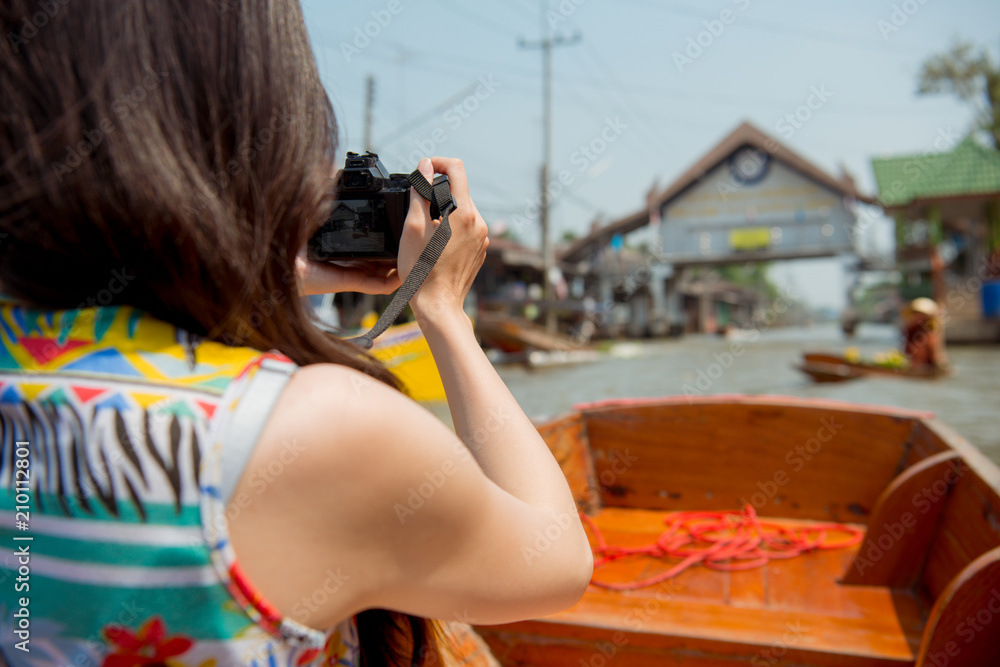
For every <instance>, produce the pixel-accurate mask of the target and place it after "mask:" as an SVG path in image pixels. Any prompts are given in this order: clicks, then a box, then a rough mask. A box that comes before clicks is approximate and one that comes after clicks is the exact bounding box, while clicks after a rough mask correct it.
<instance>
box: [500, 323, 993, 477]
mask: <svg viewBox="0 0 1000 667" xmlns="http://www.w3.org/2000/svg"><path fill="white" fill-rule="evenodd" d="M733 344H734V341H732V340H726V339H724V338H721V337H718V336H704V335H699V336H686V337H684V338H680V339H668V340H656V341H639V342H632V341H629V342H624V343H614V344H612V345H610V346H609V347H608V349H607V350H606V351H605V352H603V353H602V354H601V355H600V357H599V358H598V359H597V360H595V361H590V362H586V363H579V364H575V365H565V366H551V367H544V368H527V367H525V366H522V365H516V364H502V365H498V366H497V370H498V371H499V372H500V375H501V377H503V379H504V381H505V382H506V383H507V386H508V387H510V390H511V392H512V393H513V394H514V397H515V398H516V399H517V400H518V402H519V403H520V405H521V407H522V408H523V409H524V411H525V412H526V413H527V414H528V416H530V417H532V418H535V419H544V418H546V417H553V416H555V415H558V414H560V413H563V412H566V411H568V410H570V409H571V408H572V407H573V405H574V404H576V403H586V402H590V401H596V400H602V399H607V398H639V397H657V396H665V395H671V394H681V395H683V394H684V393H685V392H687V393H693V392H701V393H703V394H706V395H708V394H733V393H738V394H775V395H786V396H802V397H822V398H830V399H836V400H840V401H850V402H854V403H869V404H877V405H891V406H896V407H904V408H911V409H916V410H926V411H929V412H933V413H935V414H936V415H937V416H938V417H939V418H940V419H942V420H943V421H945V422H947V423H948V424H949V425H951V426H952V427H953V428H954V429H956V430H957V431H958V432H959V433H961V434H962V435H963V436H965V438H966V439H968V440H969V441H970V442H971V443H972V444H974V445H976V446H977V447H979V448H980V449H981V450H982V451H983V452H984V453H986V455H987V456H989V457H990V458H991V459H992V460H993V461H994V462H996V463H997V464H1000V345H993V346H961V347H957V346H956V347H950V348H949V349H948V351H947V352H948V356H949V358H950V360H951V362H952V364H953V365H954V367H955V373H954V374H953V375H951V376H949V377H946V378H942V379H939V380H904V379H897V378H892V377H868V378H861V379H858V380H853V381H850V382H842V383H836V384H816V383H814V382H812V380H810V379H809V378H808V377H807V376H806V375H804V374H803V373H801V372H800V371H798V370H796V369H795V368H794V364H795V363H796V362H798V361H799V360H800V359H801V354H802V352H803V351H806V350H809V351H830V352H835V353H839V352H842V351H843V350H844V349H845V348H846V347H847V346H849V345H853V346H856V347H857V348H858V349H859V350H860V351H861V353H862V355H863V356H865V357H870V356H871V355H872V354H874V353H876V352H880V351H886V350H889V349H891V348H893V347H896V346H897V334H896V330H895V329H894V328H893V327H891V326H888V325H876V324H862V325H860V326H859V327H858V329H857V335H856V336H855V337H854V338H853V339H851V340H850V341H848V340H847V339H845V338H844V336H843V335H842V334H841V333H840V329H839V327H837V326H836V325H834V324H823V325H818V326H815V327H810V328H786V329H774V330H768V331H763V332H761V334H760V337H759V338H758V339H757V340H756V341H754V342H749V341H744V342H743V343H742V345H743V348H744V352H743V354H741V355H739V356H737V357H732V358H730V357H727V356H726V355H727V353H728V352H730V351H731V350H732V346H733ZM736 351H737V352H738V351H739V348H736ZM724 366H725V367H724Z"/></svg>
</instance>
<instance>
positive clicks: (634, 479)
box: [477, 396, 1000, 667]
mask: <svg viewBox="0 0 1000 667" xmlns="http://www.w3.org/2000/svg"><path fill="white" fill-rule="evenodd" d="M539 431H540V432H541V433H542V435H543V436H544V437H545V439H546V441H547V442H548V443H549V446H550V448H551V449H552V451H553V453H554V454H555V456H556V458H557V460H559V461H560V464H561V465H562V467H563V471H564V473H565V474H566V477H567V479H568V480H569V482H570V486H571V488H572V490H573V493H574V496H575V498H576V499H577V504H578V506H579V508H580V509H581V511H584V512H586V513H587V514H588V515H589V516H591V517H592V519H593V520H594V521H595V523H596V524H597V525H598V527H599V528H600V530H601V532H602V533H603V534H604V536H605V537H606V538H607V539H608V541H609V543H612V544H618V545H622V546H636V545H640V544H648V543H650V542H651V541H653V540H655V539H656V537H657V536H658V535H659V534H660V532H662V531H663V529H664V527H665V526H664V525H663V520H664V518H665V517H666V516H668V515H669V513H671V512H677V511H693V510H706V511H723V510H730V511H735V510H738V509H740V508H741V507H742V506H744V505H745V504H749V505H751V506H753V507H754V508H755V509H756V512H757V513H758V514H759V515H760V516H762V517H769V520H773V521H775V522H778V523H780V524H782V525H787V526H790V527H791V526H799V527H802V526H806V527H808V526H818V525H820V524H822V523H826V522H830V521H836V522H842V523H847V524H851V525H854V526H858V527H860V528H861V529H863V530H864V531H865V536H864V540H863V541H862V543H861V544H859V545H855V546H853V547H848V548H843V549H831V550H823V551H814V552H811V553H807V554H804V555H801V556H798V557H796V558H793V559H788V560H783V561H771V562H770V563H768V564H767V565H766V566H764V567H761V568H757V569H751V570H745V571H735V572H719V571H713V570H709V569H708V568H705V567H699V566H695V567H692V568H689V569H688V570H685V571H684V572H682V573H681V574H680V575H678V576H677V577H675V578H672V579H669V580H667V581H665V582H662V583H660V584H658V585H656V586H652V587H647V588H641V589H637V590H630V591H615V590H607V589H603V588H598V587H594V586H592V587H591V588H590V589H589V590H588V591H587V593H586V594H585V596H584V597H583V599H582V600H581V601H580V602H579V603H578V604H577V605H576V606H575V607H573V608H572V609H570V610H567V611H565V612H562V613H560V614H556V615H553V616H550V617H546V618H543V619H535V620H532V621H526V622H522V623H513V624H509V625H504V626H489V627H480V628H477V630H478V631H479V632H480V634H482V636H483V637H484V638H485V639H486V641H487V643H488V644H489V645H490V648H491V650H492V651H493V652H494V654H495V655H496V657H497V658H498V659H499V660H500V662H501V663H502V664H504V665H521V666H523V665H547V666H551V665H573V667H578V666H580V665H635V666H643V665H736V664H747V663H748V662H749V663H750V664H752V665H774V664H795V665H914V664H918V663H919V664H927V665H931V664H935V663H934V662H928V660H929V659H930V658H929V657H928V656H934V655H936V653H935V652H940V651H947V649H948V647H949V646H950V647H951V648H952V650H953V651H954V650H955V649H956V648H961V653H960V655H959V656H958V657H955V656H950V657H949V659H950V662H949V663H948V664H950V665H989V664H1000V663H994V662H992V660H993V658H994V657H996V656H1000V632H996V633H986V632H980V633H977V634H974V635H973V636H972V637H971V638H970V640H969V641H968V642H966V641H965V638H966V635H965V634H963V632H964V631H965V630H966V628H963V627H961V626H959V625H958V621H956V619H957V618H958V617H957V616H955V614H956V613H957V612H959V611H961V612H963V613H967V612H968V609H971V610H972V613H973V614H975V613H976V612H977V610H979V609H984V610H988V609H989V603H990V599H989V595H991V591H993V590H994V589H995V590H996V591H1000V470H998V469H997V467H996V466H995V465H994V464H992V463H991V462H990V461H988V460H987V459H985V457H983V456H982V454H981V453H979V452H978V450H976V449H975V448H974V447H972V446H971V445H969V444H968V443H967V442H965V441H964V440H963V439H962V438H961V437H960V436H958V435H957V434H955V433H954V432H953V431H951V429H949V428H948V427H947V426H946V425H945V424H943V423H941V422H940V421H938V420H936V419H935V418H934V417H933V416H932V415H930V414H928V413H922V412H914V411H907V410H897V409H891V408H875V407H871V406H861V405H853V404H847V403H841V402H833V401H824V400H808V399H795V398H785V397H745V396H722V397H719V396H716V397H678V398H670V399H661V400H653V401H612V402H606V403H599V404H592V405H586V406H580V407H579V408H578V409H577V410H575V411H574V412H573V413H571V414H569V415H566V416H563V417H561V418H560V419H557V420H554V421H552V422H548V423H546V424H542V425H540V426H539ZM671 564H672V563H668V562H664V560H663V559H657V558H653V557H648V556H644V557H636V558H631V559H626V560H624V561H622V562H620V563H615V564H614V565H612V566H609V567H606V568H601V570H600V571H599V572H598V574H599V578H600V579H602V580H604V581H609V580H610V581H614V582H622V583H624V582H631V581H635V580H636V579H639V578H648V577H651V576H654V575H656V574H657V573H658V572H662V571H664V570H666V569H667V568H668V567H669V566H670V565H671ZM971 582H974V583H971ZM997 596H998V598H997V602H996V603H994V604H995V606H997V608H998V609H1000V592H998V593H997ZM960 607H961V608H960ZM983 613H986V612H983ZM995 616H996V621H995V622H996V624H997V625H996V628H998V629H1000V613H998V614H996V615H995ZM941 619H943V620H941ZM948 642H954V644H949V643H948ZM944 655H948V654H947V653H944ZM920 661H923V662H922V663H921V662H920Z"/></svg>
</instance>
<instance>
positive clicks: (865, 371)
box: [796, 352, 951, 382]
mask: <svg viewBox="0 0 1000 667" xmlns="http://www.w3.org/2000/svg"><path fill="white" fill-rule="evenodd" d="M796 368H798V369H799V370H800V371H802V372H803V373H805V374H806V375H808V376H810V377H811V378H812V379H813V380H815V381H816V382H843V381H845V380H853V379H855V378H859V377H864V376H866V375H888V376H895V377H904V378H920V379H924V380H933V379H935V378H939V377H943V376H945V375H948V374H950V373H951V369H950V368H948V367H944V368H926V367H921V368H890V367H887V366H879V365H876V364H871V363H864V362H855V361H848V360H847V359H846V358H844V357H842V356H838V355H835V354H825V353H822V352H806V353H805V354H803V355H802V363H800V364H798V365H797V366H796Z"/></svg>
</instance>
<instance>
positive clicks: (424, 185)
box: [348, 169, 455, 350]
mask: <svg viewBox="0 0 1000 667" xmlns="http://www.w3.org/2000/svg"><path fill="white" fill-rule="evenodd" d="M408 180H409V181H410V185H412V186H413V189H414V190H416V191H417V194H419V195H420V196H421V197H423V198H424V199H426V200H427V201H429V202H430V203H431V219H432V220H433V219H436V218H441V224H439V225H438V227H437V229H435V230H434V233H433V234H431V238H430V240H429V241H428V242H427V245H426V246H425V247H424V250H423V252H421V253H420V257H418V258H417V263H416V264H414V266H413V270H412V271H410V274H409V275H408V276H406V280H404V281H403V284H402V285H401V286H400V287H399V289H398V290H396V293H395V294H393V295H392V300H391V301H390V302H389V305H388V307H386V309H385V310H384V311H382V315H380V316H379V318H378V321H377V322H376V323H375V326H373V327H372V328H371V330H370V331H368V333H366V334H364V335H362V336H357V337H356V338H349V339H348V341H349V342H351V343H355V344H356V345H359V346H360V347H363V348H364V349H366V350H370V349H371V347H372V343H373V342H374V341H375V339H376V338H378V337H379V336H380V335H382V332H384V331H385V330H386V329H388V328H389V326H390V325H391V324H392V323H393V322H395V321H396V318H397V317H399V314H400V313H401V312H403V309H404V308H406V304H408V303H409V302H410V299H412V298H413V295H414V294H416V293H417V290H418V289H420V285H422V284H423V282H424V278H426V277H427V274H429V273H430V272H431V269H433V268H434V264H436V263H437V261H438V259H439V258H440V257H441V253H442V252H444V247H445V246H446V245H448V241H449V239H451V224H450V223H449V222H448V214H450V213H451V212H452V211H454V210H455V200H454V199H452V197H451V190H449V189H448V177H447V176H438V177H437V178H435V179H434V184H433V185H432V184H430V183H428V182H427V178H426V177H425V176H424V175H423V174H421V173H420V172H419V171H418V170H416V169H414V170H413V172H412V173H411V174H410V175H409V177H408Z"/></svg>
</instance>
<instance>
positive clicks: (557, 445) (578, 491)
mask: <svg viewBox="0 0 1000 667" xmlns="http://www.w3.org/2000/svg"><path fill="white" fill-rule="evenodd" d="M538 432H539V434H540V435H541V436H542V438H543V439H544V440H545V444H547V445H548V446H549V450H550V451H551V452H552V455H553V456H554V457H555V459H556V461H557V462H558V463H559V467H560V468H561V469H562V473H563V475H564V476H565V477H566V481H567V482H568V483H569V487H570V491H572V492H573V498H574V500H576V506H577V509H578V510H580V511H581V512H587V513H590V512H594V511H596V510H597V509H598V508H599V507H600V494H599V493H598V490H597V481H596V478H595V475H594V462H593V459H592V458H591V454H590V448H589V447H588V446H587V435H586V431H585V427H584V423H583V419H582V417H581V416H580V414H579V413H576V412H574V413H571V414H568V415H564V416H563V417H560V418H558V419H556V420H553V421H550V422H547V423H545V424H543V425H541V426H539V427H538Z"/></svg>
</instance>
